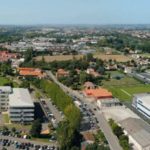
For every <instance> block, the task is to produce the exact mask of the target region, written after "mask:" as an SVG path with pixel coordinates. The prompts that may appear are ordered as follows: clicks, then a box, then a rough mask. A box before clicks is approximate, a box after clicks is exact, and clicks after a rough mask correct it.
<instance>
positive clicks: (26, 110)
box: [8, 88, 34, 123]
mask: <svg viewBox="0 0 150 150" xmlns="http://www.w3.org/2000/svg"><path fill="white" fill-rule="evenodd" d="M8 111H9V116H10V120H11V122H20V123H29V122H32V121H33V120H34V103H33V101H32V99H31V96H30V93H29V91H28V90H27V89H24V88H14V89H13V93H12V94H10V95H9V110H8Z"/></svg>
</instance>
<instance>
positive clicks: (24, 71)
mask: <svg viewBox="0 0 150 150" xmlns="http://www.w3.org/2000/svg"><path fill="white" fill-rule="evenodd" d="M18 70H19V74H20V75H22V76H38V77H43V76H44V75H45V74H44V73H43V72H42V71H41V70H40V69H38V68H18Z"/></svg>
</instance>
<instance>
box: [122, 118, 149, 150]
mask: <svg viewBox="0 0 150 150" xmlns="http://www.w3.org/2000/svg"><path fill="white" fill-rule="evenodd" d="M119 124H120V125H121V127H122V128H123V129H124V132H125V133H126V134H127V135H128V137H129V142H130V143H132V144H133V145H134V149H137V150H149V149H150V125H149V124H147V123H146V122H144V121H143V120H142V119H138V118H127V119H125V120H123V121H121V122H119Z"/></svg>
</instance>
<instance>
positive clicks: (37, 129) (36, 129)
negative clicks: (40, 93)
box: [30, 119, 42, 137]
mask: <svg viewBox="0 0 150 150" xmlns="http://www.w3.org/2000/svg"><path fill="white" fill-rule="evenodd" d="M41 130H42V124H41V121H40V120H39V119H37V120H35V121H34V122H33V124H32V127H31V130H30V134H31V136H33V137H40V133H41Z"/></svg>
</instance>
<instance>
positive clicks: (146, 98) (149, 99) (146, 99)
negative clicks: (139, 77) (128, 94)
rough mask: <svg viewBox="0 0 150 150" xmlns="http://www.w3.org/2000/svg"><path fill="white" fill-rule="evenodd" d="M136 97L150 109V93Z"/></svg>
mask: <svg viewBox="0 0 150 150" xmlns="http://www.w3.org/2000/svg"><path fill="white" fill-rule="evenodd" d="M134 96H135V97H136V98H138V99H140V101H142V103H143V104H144V105H145V106H147V107H150V93H142V94H135V95H134Z"/></svg>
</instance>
